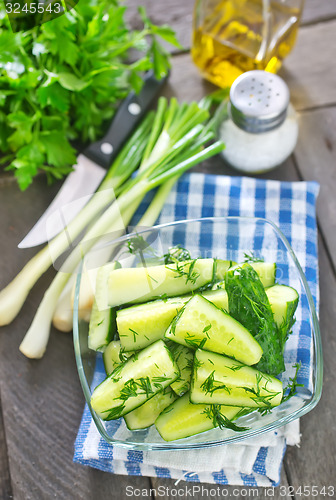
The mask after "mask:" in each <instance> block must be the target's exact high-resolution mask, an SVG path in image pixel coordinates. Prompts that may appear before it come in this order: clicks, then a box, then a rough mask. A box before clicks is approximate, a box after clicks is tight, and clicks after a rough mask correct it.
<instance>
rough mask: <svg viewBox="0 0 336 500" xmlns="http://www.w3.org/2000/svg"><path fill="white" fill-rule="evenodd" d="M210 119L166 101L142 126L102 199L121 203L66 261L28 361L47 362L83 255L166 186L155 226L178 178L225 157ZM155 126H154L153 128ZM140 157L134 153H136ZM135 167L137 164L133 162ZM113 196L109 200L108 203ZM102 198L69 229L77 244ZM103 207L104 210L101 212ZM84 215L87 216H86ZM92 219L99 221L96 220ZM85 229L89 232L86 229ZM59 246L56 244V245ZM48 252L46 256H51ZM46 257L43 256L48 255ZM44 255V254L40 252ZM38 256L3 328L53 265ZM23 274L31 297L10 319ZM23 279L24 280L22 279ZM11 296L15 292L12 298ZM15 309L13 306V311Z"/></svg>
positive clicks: (31, 340)
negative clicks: (53, 327)
mask: <svg viewBox="0 0 336 500" xmlns="http://www.w3.org/2000/svg"><path fill="white" fill-rule="evenodd" d="M208 118H209V113H208V111H206V110H204V109H201V108H199V106H198V105H197V104H196V103H191V104H182V105H179V104H178V103H177V101H176V99H172V101H171V103H170V105H169V106H168V105H167V101H166V99H164V98H161V99H160V100H159V105H158V111H157V113H156V115H155V117H153V115H151V116H150V117H149V118H148V119H147V120H145V121H144V124H143V125H142V132H141V133H139V131H138V132H137V133H136V134H138V135H137V140H133V142H132V139H131V141H130V143H129V144H128V148H126V149H125V148H124V150H123V151H122V153H121V154H120V155H119V157H118V160H117V163H116V164H114V166H113V167H112V169H111V171H110V172H109V173H108V174H107V176H106V178H105V180H104V182H103V183H102V187H101V189H100V191H101V193H100V195H101V194H103V195H104V194H105V192H106V191H107V189H106V188H105V189H103V188H104V187H111V186H112V187H113V189H114V190H115V191H116V193H117V195H118V196H117V199H114V201H113V200H111V198H109V202H108V203H105V204H104V207H105V211H104V212H103V213H102V214H101V215H100V217H99V219H98V220H96V221H95V223H94V224H91V226H90V227H89V229H88V230H87V232H86V234H85V236H84V237H83V238H82V240H81V242H80V243H79V244H78V246H77V247H76V248H74V250H73V251H72V252H71V253H70V255H69V256H68V257H67V259H66V260H65V262H64V264H63V266H62V269H61V271H59V272H58V273H57V275H56V276H55V278H54V280H53V281H52V283H51V285H50V287H49V288H48V290H47V291H46V293H45V295H44V297H43V299H42V302H41V304H40V306H39V308H38V310H37V313H36V316H35V318H34V320H33V322H32V325H31V327H30V328H29V330H28V332H27V334H26V336H25V338H24V340H23V342H22V343H21V345H20V350H21V352H23V353H24V354H25V355H26V356H28V357H33V358H35V357H36V358H38V357H41V356H42V355H43V353H44V351H45V349H46V345H47V342H48V338H49V331H50V324H51V321H52V318H53V315H54V312H55V308H56V305H57V302H58V300H59V297H60V295H61V293H62V291H63V289H64V287H65V285H66V283H67V282H68V281H69V279H70V278H71V273H73V272H75V270H76V268H77V266H78V264H79V262H80V261H81V259H82V257H83V255H85V254H86V253H87V252H88V251H89V250H90V249H91V248H92V247H94V246H95V245H96V243H97V242H99V240H100V238H102V237H103V236H104V235H105V236H106V234H107V233H110V232H112V231H120V214H121V215H122V217H123V219H124V223H125V224H128V223H129V222H130V220H131V218H132V216H133V214H134V213H135V211H136V209H137V207H138V205H139V203H140V202H141V200H142V199H143V197H144V196H145V195H146V193H147V192H149V191H150V190H152V189H154V188H157V187H159V186H161V188H160V189H159V190H158V193H157V195H156V197H155V198H154V200H153V204H151V206H150V209H149V211H147V213H146V215H145V217H144V221H142V223H144V222H145V223H146V224H149V225H152V224H153V223H154V222H155V220H156V218H157V215H158V213H159V211H160V210H161V208H162V206H163V203H164V201H165V199H166V196H167V194H168V193H169V191H170V189H171V188H172V186H173V184H174V183H175V182H176V180H177V179H178V177H179V176H180V175H182V174H183V173H184V172H186V171H187V170H188V169H190V168H191V167H193V166H194V165H196V164H198V163H199V162H200V161H203V160H205V159H207V158H210V157H211V156H213V155H215V154H217V153H219V152H220V151H221V150H222V149H223V147H224V145H223V143H221V142H215V143H214V144H212V145H210V146H207V143H208V141H209V140H211V139H213V133H212V132H211V131H209V132H207V133H204V127H205V125H206V122H207V120H208ZM148 124H150V127H151V132H150V134H149V135H148V132H149V130H148ZM152 124H153V125H152ZM143 136H145V137H146V140H142V143H141V152H140V153H139V151H138V152H137V161H136V163H137V164H139V163H140V167H139V169H138V171H137V174H136V176H135V177H133V178H129V175H130V174H131V173H132V172H133V170H134V167H132V168H131V167H128V168H129V171H128V173H127V175H126V174H125V175H124V174H123V170H122V168H121V167H122V166H124V165H125V164H126V163H127V162H126V159H127V161H129V160H130V159H132V156H131V153H130V151H131V147H130V144H132V147H135V145H136V144H137V145H139V141H140V138H141V137H143ZM133 151H134V149H133ZM133 164H135V161H133ZM107 197H108V196H107V195H106V198H107ZM95 198H96V196H93V198H92V202H89V203H88V204H87V205H86V207H84V209H83V210H82V212H81V213H80V214H79V216H77V218H76V222H75V223H73V224H72V223H71V224H72V225H71V224H69V226H68V228H67V233H68V231H69V229H71V230H72V232H71V238H72V239H73V238H74V236H73V235H74V234H75V235H76V236H77V235H78V234H79V233H80V232H81V231H82V229H83V227H82V225H81V226H80V230H79V228H78V219H79V221H80V222H82V220H83V218H84V217H85V219H86V225H87V223H88V221H89V222H92V221H93V219H95V217H96V215H97V213H98V211H97V210H96V207H95V205H94V203H93V201H94V199H95ZM102 208H103V207H102V206H101V205H100V210H99V212H100V211H101V209H102ZM83 212H84V215H83ZM92 213H94V215H93V216H92ZM84 227H85V226H84ZM55 240H56V243H54V241H55ZM68 243H69V240H68V239H67V245H65V234H63V235H59V237H56V238H55V239H54V240H52V242H51V243H50V246H52V248H50V246H49V251H50V250H52V252H51V253H52V255H53V256H54V258H55V255H56V257H57V256H60V255H61V254H62V253H63V252H64V251H65V250H66V248H67V246H68ZM46 251H48V250H44V252H46ZM42 252H43V251H42ZM40 254H41V252H40ZM40 254H38V255H37V256H36V257H35V258H34V259H36V261H40V262H39V266H40V267H41V262H42V264H43V265H44V266H43V270H42V271H41V269H40V268H39V269H38V271H36V268H37V267H38V265H37V264H36V261H34V259H33V264H31V262H30V263H28V264H27V265H26V266H25V268H24V269H23V271H22V272H21V273H20V274H19V275H18V277H17V278H16V279H15V280H13V282H12V283H11V284H10V285H8V287H7V288H6V289H5V290H3V291H2V292H1V294H0V324H1V323H2V324H5V321H7V322H8V320H9V321H10V320H11V319H13V317H15V315H16V314H17V312H18V311H19V310H20V307H21V305H22V303H23V301H24V300H25V298H26V296H27V294H28V292H29V290H30V289H31V287H32V286H33V284H34V283H35V282H36V280H37V279H38V278H39V277H40V276H41V274H42V273H43V272H44V270H46V268H47V267H49V266H50V257H49V260H47V259H46V257H45V255H44V253H43V254H42V256H40ZM22 274H24V275H25V279H27V278H28V280H27V281H28V283H26V284H25V292H24V293H22V294H21V297H20V302H21V305H20V306H17V305H14V307H12V311H9V313H8V314H7V316H6V315H5V314H4V304H5V303H7V306H8V304H9V302H10V301H9V300H8V295H9V296H11V297H12V302H15V301H13V295H15V298H16V300H17V288H18V282H19V284H20V286H21V282H22ZM20 275H21V276H20ZM8 290H9V292H8ZM12 306H13V305H12Z"/></svg>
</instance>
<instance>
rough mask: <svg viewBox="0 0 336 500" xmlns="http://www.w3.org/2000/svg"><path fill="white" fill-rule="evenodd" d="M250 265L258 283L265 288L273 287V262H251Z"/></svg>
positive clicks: (274, 269)
mask: <svg viewBox="0 0 336 500" xmlns="http://www.w3.org/2000/svg"><path fill="white" fill-rule="evenodd" d="M250 264H251V266H252V267H253V269H254V270H255V271H256V272H257V273H258V276H259V278H260V281H261V283H262V284H263V285H264V287H265V288H266V287H268V286H272V285H274V283H275V273H276V264H275V262H251V263H250Z"/></svg>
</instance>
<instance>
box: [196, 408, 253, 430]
mask: <svg viewBox="0 0 336 500" xmlns="http://www.w3.org/2000/svg"><path fill="white" fill-rule="evenodd" d="M202 413H204V414H205V415H206V416H207V418H209V419H210V420H212V422H213V425H214V427H219V428H220V429H224V428H227V429H231V430H233V431H236V432H243V431H247V430H248V427H241V426H238V425H236V424H234V423H233V422H232V420H229V419H228V418H227V417H226V416H225V415H224V414H223V413H222V412H221V406H220V405H210V407H207V408H205V409H204V411H203V412H202Z"/></svg>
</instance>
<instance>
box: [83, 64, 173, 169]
mask: <svg viewBox="0 0 336 500" xmlns="http://www.w3.org/2000/svg"><path fill="white" fill-rule="evenodd" d="M166 79H167V77H165V78H162V79H161V80H157V79H156V78H155V76H154V74H153V72H152V71H150V72H148V73H146V75H145V78H144V85H143V87H142V89H141V91H140V93H139V94H136V93H135V92H131V93H130V94H128V96H127V97H126V98H125V99H124V100H123V101H122V103H121V104H120V106H119V108H118V110H117V112H116V114H115V115H114V117H113V120H112V123H111V125H110V126H109V128H108V130H107V132H106V134H105V135H104V137H103V138H101V139H100V140H99V141H97V142H93V143H92V144H90V145H89V146H88V147H87V148H86V149H85V150H84V151H83V154H84V155H85V156H87V157H88V158H90V160H92V161H94V162H95V163H98V165H100V166H101V167H104V168H106V169H107V168H109V167H110V166H111V164H112V161H113V160H114V158H115V156H116V155H117V153H118V152H119V150H120V148H121V146H122V145H123V143H124V142H125V140H126V139H127V138H128V137H129V136H130V134H131V132H132V131H133V130H134V128H135V127H136V125H137V124H138V123H139V122H140V121H141V119H142V118H143V116H144V115H145V113H146V111H147V109H148V107H149V105H150V104H151V102H152V101H153V99H154V97H155V96H156V95H157V93H158V91H159V90H160V88H161V87H162V86H163V84H164V83H165V81H166Z"/></svg>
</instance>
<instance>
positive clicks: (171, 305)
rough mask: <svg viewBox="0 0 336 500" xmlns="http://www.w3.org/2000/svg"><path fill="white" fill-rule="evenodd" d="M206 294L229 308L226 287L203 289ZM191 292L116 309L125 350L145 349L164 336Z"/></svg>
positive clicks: (211, 299)
mask: <svg viewBox="0 0 336 500" xmlns="http://www.w3.org/2000/svg"><path fill="white" fill-rule="evenodd" d="M203 296H204V297H206V298H207V299H208V300H210V301H211V302H213V303H214V304H216V306H218V307H221V308H223V309H227V308H228V298H227V293H226V291H225V290H217V291H215V292H214V291H209V292H204V294H203ZM190 298H191V295H185V296H184V297H173V298H170V299H166V300H162V299H159V300H153V301H151V302H147V303H145V304H139V305H136V306H131V307H127V308H125V309H120V310H119V311H117V329H118V333H119V337H120V340H121V345H122V347H123V349H124V350H125V351H132V350H138V349H142V348H143V347H146V346H147V345H150V344H152V343H153V342H155V341H156V340H159V339H162V338H163V337H164V334H165V332H166V330H167V328H168V327H169V325H170V323H171V321H172V320H173V319H174V318H175V316H176V315H177V313H178V312H179V311H180V310H181V309H182V307H183V306H184V304H185V303H186V302H188V300H189V299H190Z"/></svg>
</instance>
